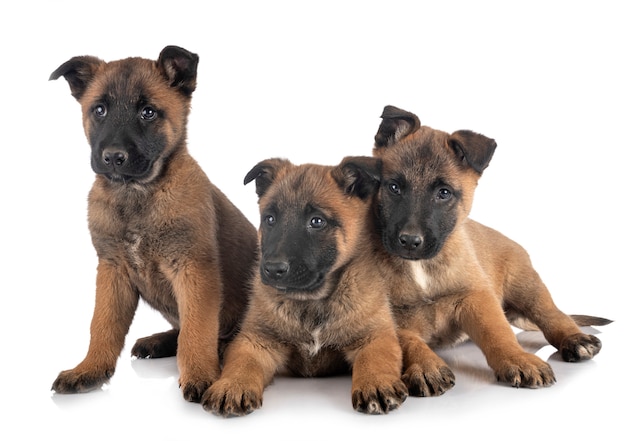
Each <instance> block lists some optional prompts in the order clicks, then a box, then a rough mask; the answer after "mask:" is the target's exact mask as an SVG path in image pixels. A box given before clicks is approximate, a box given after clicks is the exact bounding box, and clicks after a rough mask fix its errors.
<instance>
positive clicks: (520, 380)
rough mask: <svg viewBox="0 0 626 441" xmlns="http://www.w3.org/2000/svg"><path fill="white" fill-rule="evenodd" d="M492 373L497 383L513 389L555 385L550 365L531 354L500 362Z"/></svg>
mask: <svg viewBox="0 0 626 441" xmlns="http://www.w3.org/2000/svg"><path fill="white" fill-rule="evenodd" d="M494 372H495V374H496V378H497V379H498V381H502V382H505V383H509V384H510V385H511V386H513V387H528V388H531V389H536V388H539V387H548V386H552V385H553V384H554V383H556V378H555V377H554V372H553V371H552V368H551V367H550V365H549V364H548V363H546V362H545V361H543V360H541V359H540V358H539V357H537V356H536V355H533V354H524V355H520V356H517V357H513V358H510V359H507V360H500V361H499V363H498V367H496V368H494Z"/></svg>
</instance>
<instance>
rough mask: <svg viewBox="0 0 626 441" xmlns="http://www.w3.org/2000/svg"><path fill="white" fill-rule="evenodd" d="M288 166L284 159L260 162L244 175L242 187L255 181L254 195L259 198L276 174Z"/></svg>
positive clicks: (289, 163)
mask: <svg viewBox="0 0 626 441" xmlns="http://www.w3.org/2000/svg"><path fill="white" fill-rule="evenodd" d="M288 165H291V162H289V161H288V160H286V159H278V158H273V159H266V160H265V161H261V162H259V163H258V164H257V165H255V166H254V167H253V168H252V170H250V171H249V172H248V174H246V177H245V178H244V179H243V185H247V184H249V183H250V182H252V181H256V194H257V196H258V197H259V198H260V197H261V196H263V195H264V194H265V192H266V191H267V189H268V188H269V187H270V186H271V185H272V182H274V180H275V179H276V176H277V175H278V172H279V171H280V170H282V169H284V168H285V167H287V166H288Z"/></svg>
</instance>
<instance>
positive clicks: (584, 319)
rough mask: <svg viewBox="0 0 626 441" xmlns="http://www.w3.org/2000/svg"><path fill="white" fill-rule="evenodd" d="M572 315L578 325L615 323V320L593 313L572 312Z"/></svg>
mask: <svg viewBox="0 0 626 441" xmlns="http://www.w3.org/2000/svg"><path fill="white" fill-rule="evenodd" d="M570 317H571V318H573V319H574V321H575V322H576V324H577V325H578V326H605V325H608V324H611V323H613V320H609V319H606V318H602V317H594V316H592V315H578V314H571V315H570Z"/></svg>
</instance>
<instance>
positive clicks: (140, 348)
mask: <svg viewBox="0 0 626 441" xmlns="http://www.w3.org/2000/svg"><path fill="white" fill-rule="evenodd" d="M177 346H178V331H177V330H171V331H167V332H161V333H158V334H153V335H150V336H148V337H143V338H140V339H138V340H137V341H136V342H135V345H134V346H133V348H132V349H131V351H130V354H131V355H132V356H133V357H137V358H163V357H173V356H175V355H176V349H177Z"/></svg>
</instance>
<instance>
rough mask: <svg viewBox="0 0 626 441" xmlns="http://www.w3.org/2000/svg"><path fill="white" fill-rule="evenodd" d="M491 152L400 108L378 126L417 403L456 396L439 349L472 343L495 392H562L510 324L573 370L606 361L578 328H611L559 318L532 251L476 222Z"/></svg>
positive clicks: (383, 225)
mask: <svg viewBox="0 0 626 441" xmlns="http://www.w3.org/2000/svg"><path fill="white" fill-rule="evenodd" d="M495 148H496V143H495V142H494V140H492V139H489V138H487V137H485V136H483V135H480V134H477V133H474V132H471V131H466V130H462V131H457V132H454V133H452V134H448V133H444V132H441V131H438V130H433V129H431V128H429V127H421V126H420V120H419V119H418V117H417V116H415V115H413V114H412V113H410V112H407V111H404V110H401V109H398V108H395V107H392V106H388V107H386V108H385V109H384V112H383V114H382V122H381V124H380V127H379V130H378V133H377V134H376V137H375V147H374V151H373V153H374V156H375V157H378V158H380V159H381V160H382V173H381V185H380V191H379V195H378V202H377V205H378V207H377V222H378V224H379V225H378V230H379V232H380V235H381V237H380V239H379V242H380V244H381V247H380V250H379V252H378V254H379V261H380V262H381V269H382V270H383V271H384V272H385V274H384V277H385V280H388V281H389V285H390V286H391V287H392V288H391V289H392V294H391V302H392V307H393V312H394V316H395V319H396V321H397V323H398V327H399V328H400V330H399V334H398V335H399V338H400V342H401V345H402V348H403V355H404V374H403V380H404V381H405V383H406V384H407V386H408V388H409V392H410V394H411V395H417V396H428V395H440V394H442V393H444V392H445V391H446V390H448V389H449V388H451V387H452V386H453V385H454V374H453V373H452V371H451V370H450V369H449V368H448V366H446V364H445V363H444V361H443V360H441V359H440V358H439V357H438V356H437V355H436V354H435V353H434V352H433V351H432V350H431V348H432V347H437V346H441V345H447V344H453V343H456V342H459V341H462V340H463V339H465V338H467V337H469V338H470V339H472V340H473V341H474V342H475V343H476V344H477V345H478V346H479V347H480V349H481V350H482V351H483V353H484V354H485V357H486V359H487V363H488V364H489V366H490V367H491V368H492V369H493V371H494V372H495V375H496V377H497V379H498V380H500V381H503V382H507V383H509V384H511V385H513V386H516V387H519V386H523V387H531V388H536V387H542V386H549V385H551V384H552V383H554V382H555V377H554V374H553V371H552V369H551V367H550V365H549V364H548V363H546V362H544V361H543V360H541V359H540V358H539V357H537V356H535V355H534V354H530V353H527V352H525V351H524V350H523V348H522V347H521V346H520V345H519V343H518V342H517V339H516V336H515V334H514V332H513V330H512V329H511V326H510V323H511V324H514V325H515V326H518V327H520V328H522V329H540V330H541V331H542V332H543V334H544V335H545V337H546V339H547V340H548V342H550V344H552V345H553V346H554V347H556V348H557V349H558V350H559V352H560V354H561V356H562V357H563V359H564V360H566V361H580V360H586V359H590V358H592V357H593V356H594V355H595V354H597V353H598V351H600V348H601V343H600V340H599V339H598V338H597V337H595V336H593V335H587V334H585V333H583V332H581V330H580V329H579V327H578V325H581V326H590V325H605V324H607V323H610V321H609V320H606V319H602V318H597V317H588V316H568V315H566V314H564V313H563V312H561V311H560V310H559V309H558V308H557V307H556V306H555V304H554V302H553V300H552V298H551V295H550V293H549V292H548V290H547V288H546V287H545V286H544V284H543V283H542V281H541V279H540V278H539V276H538V274H537V273H536V272H535V270H534V269H533V267H532V265H531V262H530V259H529V257H528V255H527V253H526V252H525V250H524V249H523V248H522V247H521V246H519V245H518V244H516V243H515V242H513V241H512V240H510V239H508V238H507V237H505V236H503V235H502V234H500V233H499V232H497V231H495V230H492V229H491V228H488V227H486V226H484V225H481V224H479V223H477V222H474V221H472V220H470V219H468V214H469V212H470V209H471V206H472V200H473V195H474V190H475V188H476V185H477V182H478V179H479V177H480V176H481V174H482V172H483V170H485V168H486V167H487V166H488V164H489V161H490V160H491V157H492V155H493V153H494V150H495ZM507 319H508V321H507ZM509 322H510V323H509Z"/></svg>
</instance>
